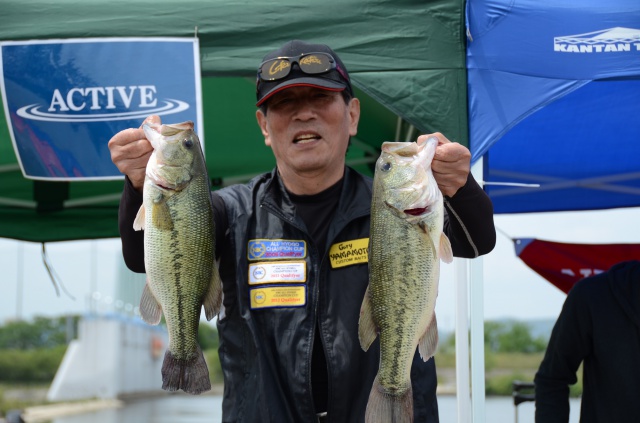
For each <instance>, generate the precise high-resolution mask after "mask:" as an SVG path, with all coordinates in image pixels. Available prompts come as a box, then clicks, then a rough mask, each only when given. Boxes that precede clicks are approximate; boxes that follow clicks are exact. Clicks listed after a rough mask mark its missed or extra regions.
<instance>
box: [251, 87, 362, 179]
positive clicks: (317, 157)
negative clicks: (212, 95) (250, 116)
mask: <svg viewBox="0 0 640 423" xmlns="http://www.w3.org/2000/svg"><path fill="white" fill-rule="evenodd" d="M267 104H268V106H267V107H268V109H267V113H266V115H265V114H264V113H262V111H260V110H258V111H257V113H256V116H257V119H258V124H259V125H260V129H261V130H262V134H263V135H264V139H265V144H266V145H268V146H270V147H271V149H272V150H273V154H274V155H275V157H276V162H277V165H278V170H279V171H280V173H281V174H282V175H283V176H284V177H285V179H286V178H287V177H296V176H297V177H316V176H317V177H323V176H327V177H330V176H333V175H336V173H335V172H338V173H339V174H340V175H342V172H343V171H344V163H345V154H346V151H347V146H348V144H349V136H352V135H356V133H357V127H358V119H359V118H360V102H359V100H358V99H352V100H351V101H350V102H349V104H345V102H344V100H343V98H342V95H341V94H340V93H339V92H335V91H327V90H322V89H319V88H313V87H292V88H287V89H285V90H283V91H281V92H279V93H277V94H274V95H273V97H272V98H270V99H269V102H268V103H267Z"/></svg>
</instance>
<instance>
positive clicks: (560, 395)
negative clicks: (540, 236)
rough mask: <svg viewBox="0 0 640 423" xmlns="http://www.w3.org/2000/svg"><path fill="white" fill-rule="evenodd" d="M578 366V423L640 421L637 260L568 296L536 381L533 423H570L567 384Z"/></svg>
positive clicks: (639, 270)
mask: <svg viewBox="0 0 640 423" xmlns="http://www.w3.org/2000/svg"><path fill="white" fill-rule="evenodd" d="M581 363H584V365H583V394H582V403H581V412H580V422H581V423H596V422H597V423H633V422H640V261H631V262H626V263H621V264H618V265H616V266H614V267H612V268H611V269H610V270H609V271H608V272H605V273H602V274H600V275H597V276H592V277H590V278H586V279H583V280H582V281H580V282H578V283H577V284H576V285H575V286H574V287H573V289H572V290H571V291H570V292H569V295H568V296H567V299H566V300H565V303H564V306H563V308H562V311H561V313H560V316H559V317H558V320H557V322H556V324H555V326H554V328H553V332H552V334H551V339H550V340H549V345H548V347H547V351H546V354H545V357H544V359H543V361H542V363H541V365H540V368H539V370H538V372H537V374H536V377H535V385H536V418H535V421H536V423H567V422H568V421H569V385H573V384H575V383H576V382H577V376H576V372H577V371H578V368H579V366H580V364H581Z"/></svg>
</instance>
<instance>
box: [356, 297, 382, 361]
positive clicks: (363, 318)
mask: <svg viewBox="0 0 640 423" xmlns="http://www.w3.org/2000/svg"><path fill="white" fill-rule="evenodd" d="M369 286H371V285H369ZM369 286H367V290H366V291H365V293H364V298H363V299H362V307H360V320H359V321H358V339H359V340H360V347H362V349H363V350H364V351H367V350H368V349H369V347H370V346H371V344H372V343H373V341H375V339H376V337H377V336H378V328H377V326H376V323H375V321H374V320H373V307H372V305H371V298H370V297H369Z"/></svg>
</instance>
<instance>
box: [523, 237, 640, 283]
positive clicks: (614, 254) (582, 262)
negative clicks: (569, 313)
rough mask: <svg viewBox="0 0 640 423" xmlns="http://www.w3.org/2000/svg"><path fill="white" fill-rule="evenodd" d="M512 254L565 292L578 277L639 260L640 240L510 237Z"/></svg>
mask: <svg viewBox="0 0 640 423" xmlns="http://www.w3.org/2000/svg"><path fill="white" fill-rule="evenodd" d="M513 241H514V244H515V248H516V254H517V255H518V257H520V259H521V260H522V261H524V262H525V264H526V265H527V266H529V267H530V268H531V269H533V270H534V271H535V272H536V273H538V274H540V275H541V276H542V277H543V278H545V279H546V280H548V281H549V282H551V283H552V284H554V285H555V286H557V287H558V288H560V289H561V290H562V291H564V292H565V293H568V292H569V290H570V289H571V288H572V287H573V285H574V284H575V283H576V282H578V281H579V280H580V279H582V278H585V277H587V276H591V275H594V274H597V273H602V272H604V271H605V270H608V269H609V268H610V267H611V266H613V265H614V264H616V263H620V262H622V261H627V260H640V244H565V243H562V242H551V241H543V240H540V239H514V240H513Z"/></svg>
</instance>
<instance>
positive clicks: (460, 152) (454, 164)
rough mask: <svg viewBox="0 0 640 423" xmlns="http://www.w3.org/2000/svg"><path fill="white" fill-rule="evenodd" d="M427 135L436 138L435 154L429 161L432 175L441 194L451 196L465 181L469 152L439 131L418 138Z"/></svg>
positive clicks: (468, 166) (469, 162)
mask: <svg viewBox="0 0 640 423" xmlns="http://www.w3.org/2000/svg"><path fill="white" fill-rule="evenodd" d="M429 137H435V138H437V139H438V147H437V148H436V154H435V156H434V157H433V162H431V170H432V171H433V176H434V177H435V178H436V182H437V183H438V188H440V191H442V194H443V195H446V196H447V197H453V196H454V195H455V193H456V192H458V190H459V189H460V188H462V187H463V186H464V185H465V184H466V183H467V177H468V176H469V171H470V169H471V152H470V151H469V149H468V148H467V147H465V146H464V145H462V144H458V143H457V142H451V141H449V140H448V139H447V137H445V136H444V135H442V134H441V133H439V132H436V133H434V134H427V135H421V136H420V137H419V138H418V139H419V140H421V139H422V138H429Z"/></svg>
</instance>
